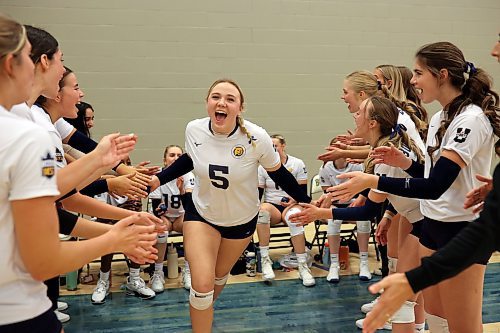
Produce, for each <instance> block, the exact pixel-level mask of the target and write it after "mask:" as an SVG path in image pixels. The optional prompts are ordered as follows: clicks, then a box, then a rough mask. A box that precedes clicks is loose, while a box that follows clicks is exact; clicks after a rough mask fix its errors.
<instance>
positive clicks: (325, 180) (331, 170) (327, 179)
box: [318, 161, 363, 204]
mask: <svg viewBox="0 0 500 333" xmlns="http://www.w3.org/2000/svg"><path fill="white" fill-rule="evenodd" d="M353 171H363V164H354V163H349V164H347V165H346V167H345V168H343V169H337V168H336V167H335V164H334V163H333V162H332V161H329V162H326V163H325V165H323V166H322V167H320V168H319V173H318V174H319V185H320V186H321V187H325V186H328V187H330V186H335V185H339V184H342V183H345V182H346V181H348V179H339V178H337V176H338V175H342V174H344V173H347V172H353ZM352 201H354V199H351V200H349V201H347V202H340V203H342V204H345V203H350V202H352Z"/></svg>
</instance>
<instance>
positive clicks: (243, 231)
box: [183, 205, 259, 239]
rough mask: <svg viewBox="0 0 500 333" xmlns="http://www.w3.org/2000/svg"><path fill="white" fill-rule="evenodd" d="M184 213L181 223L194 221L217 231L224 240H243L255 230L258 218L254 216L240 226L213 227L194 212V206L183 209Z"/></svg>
mask: <svg viewBox="0 0 500 333" xmlns="http://www.w3.org/2000/svg"><path fill="white" fill-rule="evenodd" d="M184 209H185V211H186V212H185V213H184V222H183V223H186V222H187V223H193V222H196V221H199V222H203V223H206V224H208V225H209V226H211V227H212V228H214V229H215V230H217V231H218V232H219V233H220V235H221V236H222V238H226V239H244V238H247V237H249V236H251V235H253V233H254V232H255V229H256V228H257V218H258V217H259V214H257V215H255V217H254V218H253V219H252V220H250V222H247V223H245V224H240V225H235V226H231V227H222V226H219V225H215V224H213V223H210V222H208V221H207V220H205V219H204V218H203V217H202V216H201V215H200V214H199V213H198V211H197V210H196V208H195V207H194V205H188V206H187V207H185V208H184Z"/></svg>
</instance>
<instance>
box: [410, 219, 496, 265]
mask: <svg viewBox="0 0 500 333" xmlns="http://www.w3.org/2000/svg"><path fill="white" fill-rule="evenodd" d="M469 223H473V222H467V221H465V222H464V221H463V222H441V221H436V220H433V219H431V218H428V217H425V216H424V219H423V220H422V230H421V236H420V244H422V245H423V246H425V247H426V248H428V249H431V250H434V251H437V250H439V249H440V248H442V247H444V246H445V245H446V244H448V242H449V241H450V240H452V239H453V237H455V236H456V235H457V234H458V233H459V232H460V231H461V230H462V229H463V228H465V227H466V226H468V225H469ZM488 259H489V256H488V258H483V259H481V260H479V261H478V262H476V263H477V264H481V265H486V264H487V263H488Z"/></svg>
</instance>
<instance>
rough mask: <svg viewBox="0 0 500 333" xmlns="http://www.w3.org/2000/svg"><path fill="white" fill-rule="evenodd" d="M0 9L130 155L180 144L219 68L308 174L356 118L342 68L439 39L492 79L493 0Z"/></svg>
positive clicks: (389, 59)
mask: <svg viewBox="0 0 500 333" xmlns="http://www.w3.org/2000/svg"><path fill="white" fill-rule="evenodd" d="M42 3H43V5H42ZM0 11H1V12H5V13H7V14H9V15H11V16H12V17H14V18H15V19H18V20H19V21H21V22H23V23H26V24H32V25H36V26H40V27H42V28H45V29H47V30H48V31H49V32H51V33H52V34H53V35H54V36H55V37H56V38H57V39H58V40H59V42H60V45H61V48H62V50H63V52H64V55H65V64H66V65H68V66H69V67H71V68H72V69H73V70H75V71H76V73H77V75H78V78H79V81H80V85H81V86H82V87H83V89H84V91H85V93H86V96H85V100H86V101H88V102H90V103H91V104H93V105H94V106H95V109H96V127H95V129H94V131H93V135H94V137H95V138H99V137H100V136H101V135H102V134H104V133H108V132H111V131H121V132H132V131H133V132H135V133H137V134H139V136H140V141H139V144H138V147H137V150H136V151H135V152H134V154H133V156H132V158H133V160H134V161H135V162H138V161H140V160H148V159H149V160H152V161H153V162H155V163H159V162H160V161H161V154H162V152H163V148H164V146H165V145H167V144H172V143H178V144H179V143H180V144H182V143H183V140H184V138H183V133H184V127H185V125H186V123H187V122H188V121H189V120H191V119H193V118H199V117H204V116H205V115H206V112H205V110H204V105H203V99H204V97H205V93H206V90H207V88H208V87H209V85H210V84H211V82H212V81H213V80H215V79H217V78H220V77H230V78H233V79H235V80H236V81H237V82H239V83H240V85H241V86H242V88H243V91H244V93H245V98H246V100H247V113H246V114H245V117H246V118H248V119H249V120H252V121H254V122H256V123H258V124H259V125H261V126H263V127H264V128H266V129H267V131H268V132H269V133H276V132H279V133H282V134H283V135H285V137H286V138H287V141H288V152H289V153H290V154H292V155H295V156H298V157H300V158H302V159H304V161H305V162H306V165H307V166H308V168H309V170H310V175H311V176H312V175H313V174H315V173H316V172H317V168H318V167H319V165H320V163H319V162H318V161H316V160H315V159H316V156H317V155H318V153H320V152H321V151H322V149H323V147H324V146H325V145H326V144H327V142H328V141H329V139H330V138H331V137H332V136H334V135H336V134H339V133H341V132H343V131H344V130H345V129H346V128H352V127H353V122H352V118H351V117H350V115H349V114H348V112H347V108H346V106H345V104H343V103H342V101H341V100H340V99H339V97H340V93H341V87H342V81H343V78H344V77H345V75H346V74H348V73H350V72H352V71H354V70H357V69H368V70H372V69H373V67H374V66H376V65H378V64H382V63H390V64H397V65H407V66H409V67H410V68H411V67H412V65H413V64H412V61H413V59H412V58H413V54H414V52H415V51H416V49H417V48H418V47H419V46H421V45H422V44H425V43H428V42H433V41H439V40H448V41H451V42H453V43H455V44H457V45H458V46H459V47H460V48H461V49H462V50H463V51H464V53H465V55H466V57H467V58H468V60H470V61H473V62H474V63H475V64H476V67H478V66H479V67H483V68H485V69H486V70H487V71H489V73H490V74H492V75H493V77H495V78H496V79H497V80H498V79H500V76H499V69H500V68H499V67H498V64H496V62H495V60H494V59H493V58H491V57H490V56H489V55H488V54H489V50H490V48H491V46H492V45H493V44H494V42H495V41H496V40H497V38H498V35H497V34H498V32H499V31H500V29H499V28H500V27H499V24H498V23H499V20H498V18H499V17H500V1H498V0H475V1H470V0H467V1H465V0H446V1H436V0H420V1H409V0H385V1H369V0H366V1H354V0H353V1H348V0H344V1H335V0H309V1H305V0H208V1H201V0H198V1H192V0H189V1H188V0H181V1H165V0H164V1H160V0H158V1H153V0H147V1H144V0H143V1H135V0H134V1H132V0H125V1H119V0H114V1H111V0H90V1H84V0H81V1H69V0H58V1H57V0H45V1H33V0H32V1H29V0H1V1H0ZM436 107H437V106H436V105H432V106H431V107H430V109H431V110H433V111H435V110H436Z"/></svg>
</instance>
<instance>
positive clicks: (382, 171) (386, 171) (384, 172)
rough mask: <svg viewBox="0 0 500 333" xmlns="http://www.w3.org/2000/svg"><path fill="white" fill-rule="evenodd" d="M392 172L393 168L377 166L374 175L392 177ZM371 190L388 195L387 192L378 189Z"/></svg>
mask: <svg viewBox="0 0 500 333" xmlns="http://www.w3.org/2000/svg"><path fill="white" fill-rule="evenodd" d="M391 171H392V168H391V167H390V166H388V165H387V164H375V169H374V173H375V174H376V175H377V176H379V177H392V176H393V174H392V172H391ZM371 190H372V191H374V192H377V193H381V194H386V192H384V191H381V190H378V189H371Z"/></svg>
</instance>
